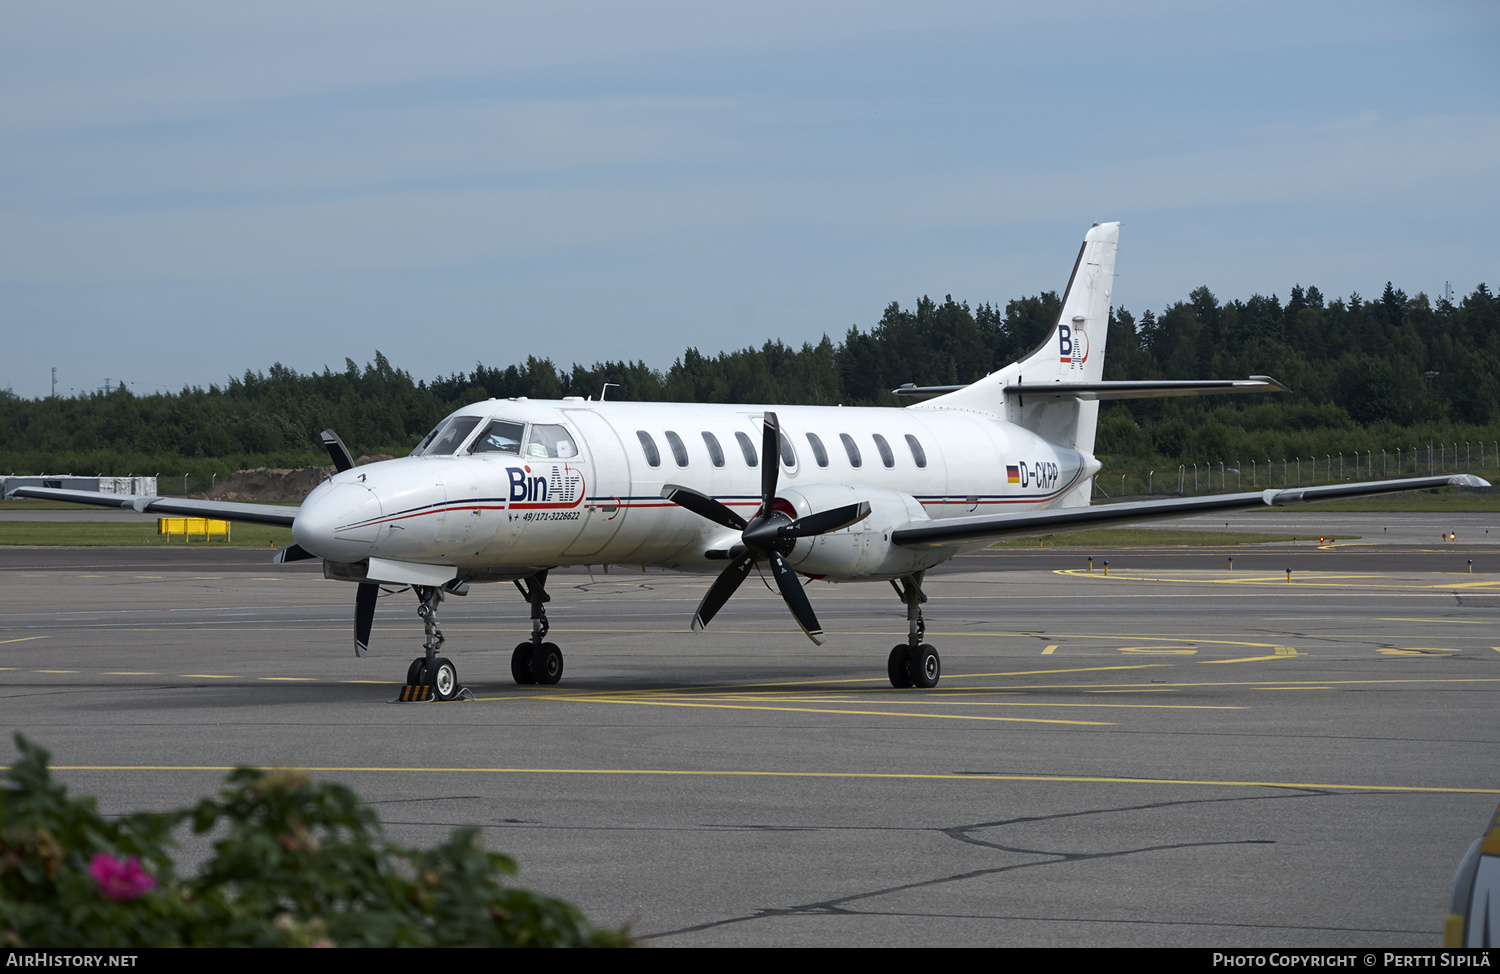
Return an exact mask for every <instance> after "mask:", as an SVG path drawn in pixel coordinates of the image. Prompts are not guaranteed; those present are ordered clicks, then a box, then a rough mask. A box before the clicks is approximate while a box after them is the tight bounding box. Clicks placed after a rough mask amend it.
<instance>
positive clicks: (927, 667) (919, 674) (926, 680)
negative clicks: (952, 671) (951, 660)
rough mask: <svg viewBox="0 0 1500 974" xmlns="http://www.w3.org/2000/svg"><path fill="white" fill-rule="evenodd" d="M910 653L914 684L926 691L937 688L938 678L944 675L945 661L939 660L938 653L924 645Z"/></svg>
mask: <svg viewBox="0 0 1500 974" xmlns="http://www.w3.org/2000/svg"><path fill="white" fill-rule="evenodd" d="M910 652H911V657H910V659H911V682H912V684H913V685H914V686H919V687H921V688H922V689H924V690H930V689H931V688H933V687H935V686H937V684H938V677H940V676H942V675H943V661H942V660H940V659H938V651H937V650H936V649H933V648H932V647H931V646H930V645H928V644H927V643H923V644H922V645H920V646H918V647H917V648H916V649H915V650H914V651H910Z"/></svg>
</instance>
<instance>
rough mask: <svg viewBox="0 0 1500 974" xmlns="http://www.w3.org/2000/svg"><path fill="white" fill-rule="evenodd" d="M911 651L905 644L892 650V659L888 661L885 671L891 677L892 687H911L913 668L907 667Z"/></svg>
mask: <svg viewBox="0 0 1500 974" xmlns="http://www.w3.org/2000/svg"><path fill="white" fill-rule="evenodd" d="M909 652H910V650H909V649H908V648H907V646H906V644H905V643H902V644H901V645H900V646H897V647H896V648H895V649H893V650H891V658H890V659H888V660H886V663H885V669H886V672H887V673H888V674H890V677H891V686H893V687H909V686H911V668H910V667H908V666H907V659H906V657H907V654H908V653H909Z"/></svg>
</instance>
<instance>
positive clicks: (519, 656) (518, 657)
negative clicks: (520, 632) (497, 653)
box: [510, 643, 536, 686]
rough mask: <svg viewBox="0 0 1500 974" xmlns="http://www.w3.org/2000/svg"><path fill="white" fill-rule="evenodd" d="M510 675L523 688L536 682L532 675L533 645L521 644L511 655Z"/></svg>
mask: <svg viewBox="0 0 1500 974" xmlns="http://www.w3.org/2000/svg"><path fill="white" fill-rule="evenodd" d="M510 675H511V677H512V678H513V679H514V680H515V681H516V682H517V683H519V684H521V685H522V686H525V685H527V684H530V683H535V682H536V677H534V676H532V675H531V643H521V644H520V645H518V646H517V647H516V651H515V652H514V653H511V654H510Z"/></svg>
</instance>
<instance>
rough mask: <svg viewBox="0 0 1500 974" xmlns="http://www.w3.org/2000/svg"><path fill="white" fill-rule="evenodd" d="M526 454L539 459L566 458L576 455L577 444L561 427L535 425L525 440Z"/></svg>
mask: <svg viewBox="0 0 1500 974" xmlns="http://www.w3.org/2000/svg"><path fill="white" fill-rule="evenodd" d="M526 455H527V456H528V457H536V458H537V459H539V460H540V459H542V458H551V459H555V460H568V459H571V458H573V457H576V456H578V446H577V445H576V444H575V443H574V442H573V437H571V436H569V435H568V431H567V430H566V429H564V428H563V427H561V426H547V425H537V426H533V427H532V428H531V438H530V439H528V440H527V441H526Z"/></svg>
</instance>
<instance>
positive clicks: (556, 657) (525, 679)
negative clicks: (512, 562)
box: [510, 569, 563, 686]
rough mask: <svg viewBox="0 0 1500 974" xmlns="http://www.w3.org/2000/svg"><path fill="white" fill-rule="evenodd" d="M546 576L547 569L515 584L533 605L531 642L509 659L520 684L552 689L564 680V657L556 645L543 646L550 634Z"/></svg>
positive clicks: (550, 598)
mask: <svg viewBox="0 0 1500 974" xmlns="http://www.w3.org/2000/svg"><path fill="white" fill-rule="evenodd" d="M546 586H547V572H546V570H545V569H543V570H542V571H539V572H537V573H536V574H535V575H532V576H530V577H528V578H523V579H520V580H518V581H517V582H516V588H517V589H519V590H520V592H521V597H522V598H524V599H525V600H526V601H527V602H528V603H529V604H530V605H531V641H530V642H525V643H521V644H520V645H518V646H517V647H516V650H515V652H513V653H511V655H510V675H511V676H512V677H514V678H515V681H516V682H517V683H520V684H523V685H525V684H532V683H540V684H543V685H546V686H550V685H552V684H554V683H556V682H557V681H558V680H561V679H562V674H563V655H562V650H561V649H558V648H557V644H556V643H549V642H544V641H543V640H545V639H546V638H547V630H548V629H550V628H551V626H549V625H548V624H547V610H546V608H545V606H546V604H547V603H548V602H551V601H552V596H550V595H548V594H547V588H546Z"/></svg>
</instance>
